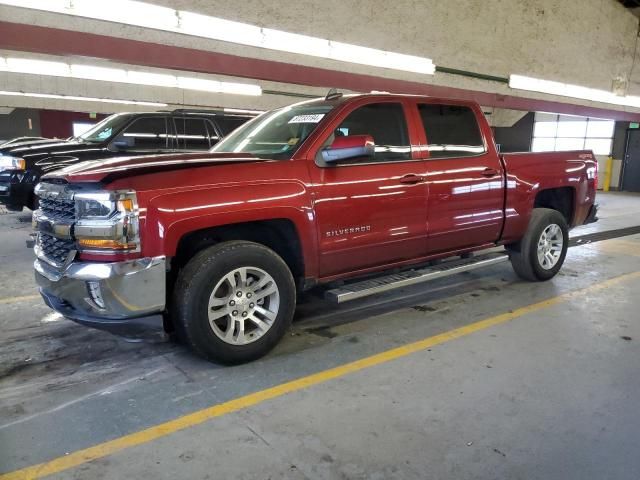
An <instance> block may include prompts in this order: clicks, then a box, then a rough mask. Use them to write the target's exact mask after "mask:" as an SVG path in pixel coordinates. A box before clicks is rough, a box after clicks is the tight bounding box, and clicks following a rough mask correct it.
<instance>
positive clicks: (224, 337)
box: [173, 241, 296, 364]
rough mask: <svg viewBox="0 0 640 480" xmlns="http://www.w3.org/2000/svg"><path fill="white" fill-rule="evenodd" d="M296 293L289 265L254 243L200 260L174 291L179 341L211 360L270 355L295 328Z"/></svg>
mask: <svg viewBox="0 0 640 480" xmlns="http://www.w3.org/2000/svg"><path fill="white" fill-rule="evenodd" d="M295 305H296V288H295V283H294V280H293V277H292V275H291V271H290V270H289V268H288V267H287V264H286V263H285V262H284V261H283V260H282V258H280V257H279V256H278V255H277V254H276V253H275V252H273V251H272V250H270V249H269V248H267V247H265V246H263V245H260V244H257V243H252V242H245V241H233V242H223V243H220V244H218V245H215V246H213V247H209V248H207V249H205V250H203V251H201V252H199V253H198V254H196V255H195V256H194V257H193V258H192V259H191V260H190V261H189V263H188V264H187V265H186V266H185V268H183V269H182V271H181V272H180V274H179V276H178V279H177V282H176V285H175V290H174V301H173V308H174V312H173V313H174V315H173V318H174V323H175V326H176V330H177V333H178V336H179V337H180V338H182V339H183V340H185V342H186V343H187V344H189V345H190V346H191V348H192V349H193V350H194V351H195V352H196V353H198V354H199V355H201V356H203V357H205V358H207V359H208V360H213V361H218V362H221V363H226V364H237V363H244V362H249V361H251V360H255V359H257V358H259V357H261V356H263V355H265V354H266V353H267V352H269V351H270V350H271V349H272V348H273V347H274V346H275V345H276V344H277V343H278V341H279V340H280V339H281V338H282V336H283V335H284V333H285V332H286V330H287V328H288V327H289V325H290V324H291V320H292V318H293V314H294V310H295Z"/></svg>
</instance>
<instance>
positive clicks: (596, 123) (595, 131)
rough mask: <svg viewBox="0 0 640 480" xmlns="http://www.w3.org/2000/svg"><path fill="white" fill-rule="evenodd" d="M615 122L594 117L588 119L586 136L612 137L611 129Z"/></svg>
mask: <svg viewBox="0 0 640 480" xmlns="http://www.w3.org/2000/svg"><path fill="white" fill-rule="evenodd" d="M615 125H616V122H614V121H613V120H597V119H595V118H590V119H589V124H588V125H587V137H589V138H595V137H599V138H613V129H614V128H615Z"/></svg>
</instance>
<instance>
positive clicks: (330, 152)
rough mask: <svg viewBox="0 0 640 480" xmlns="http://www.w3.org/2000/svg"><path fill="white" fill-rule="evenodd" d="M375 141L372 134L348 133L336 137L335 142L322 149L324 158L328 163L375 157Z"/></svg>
mask: <svg viewBox="0 0 640 480" xmlns="http://www.w3.org/2000/svg"><path fill="white" fill-rule="evenodd" d="M374 153H375V142H374V140H373V137H372V136H371V135H347V136H346V137H336V138H335V140H334V141H333V143H332V144H331V145H330V146H329V147H327V148H325V149H323V150H322V159H323V160H324V161H325V162H327V163H332V162H338V161H340V160H347V159H349V158H357V157H373V154H374Z"/></svg>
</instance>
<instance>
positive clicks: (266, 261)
mask: <svg viewBox="0 0 640 480" xmlns="http://www.w3.org/2000/svg"><path fill="white" fill-rule="evenodd" d="M596 184H597V163H596V160H595V157H594V156H593V153H592V152H590V151H571V152H550V153H513V154H502V155H501V154H500V153H499V152H498V151H497V150H496V145H495V143H494V140H493V136H492V132H491V129H490V127H489V124H488V123H487V121H486V119H485V117H484V115H483V113H482V110H481V109H480V107H479V106H478V105H477V104H475V103H474V102H469V101H460V100H450V99H442V98H431V97H422V96H409V95H392V94H366V95H348V96H347V95H345V96H343V95H341V94H330V95H328V96H327V97H326V98H322V99H317V100H310V101H305V102H302V103H298V104H295V105H291V106H288V107H285V108H280V109H277V110H274V111H270V112H267V113H264V114H262V115H261V116H259V117H257V118H255V119H253V120H251V121H250V122H248V123H246V124H245V125H243V126H242V127H241V128H239V129H238V130H236V131H235V132H234V133H232V134H231V135H229V136H228V137H226V138H225V139H224V140H222V141H221V142H219V143H218V144H217V145H216V146H215V147H214V148H213V149H212V150H211V151H210V152H209V153H193V154H187V153H182V154H165V155H150V156H146V157H135V158H116V159H108V160H104V161H97V162H85V163H82V164H79V165H74V166H70V167H68V168H65V169H63V170H59V171H57V172H53V173H51V174H48V175H47V176H45V177H44V178H43V179H42V181H41V183H40V184H39V185H38V187H37V190H36V192H37V194H38V196H39V198H40V208H39V209H38V210H37V211H36V212H34V226H35V228H36V230H37V232H38V237H37V242H36V247H35V252H36V256H37V259H36V260H35V271H36V280H37V282H38V284H39V286H40V291H41V293H42V296H43V298H44V300H45V302H46V303H47V304H48V305H49V306H50V307H52V308H53V309H55V310H57V311H58V312H60V313H61V314H62V315H64V316H66V317H68V318H70V319H72V320H74V321H76V322H78V323H81V324H85V325H89V326H94V327H97V328H102V329H107V330H111V331H122V330H124V331H128V330H130V329H134V328H151V327H153V326H157V327H159V328H164V329H165V330H167V331H173V332H175V333H176V335H177V336H178V338H180V339H182V341H184V342H185V343H187V344H188V345H189V346H190V347H191V348H192V349H193V350H194V351H195V352H197V353H198V354H200V355H202V356H203V357H205V358H207V359H210V360H215V361H220V362H223V363H240V362H246V361H250V360H253V359H256V358H258V357H260V356H262V355H264V354H265V353H267V352H268V351H269V350H270V349H271V348H273V346H274V345H275V344H276V343H277V342H278V341H279V340H280V339H281V337H282V336H283V335H284V333H285V331H286V330H287V328H288V327H289V325H290V323H291V320H292V317H293V314H294V310H295V306H296V298H297V296H296V295H297V293H298V292H300V291H303V290H305V289H308V288H310V287H312V286H316V285H328V286H329V287H327V288H328V297H329V298H332V299H333V300H335V301H346V300H350V299H355V298H361V297H363V296H365V295H369V294H375V293H378V292H380V291H384V290H387V289H390V288H394V287H397V286H404V285H409V284H413V283H417V282H420V281H425V280H428V279H430V278H435V277H438V276H442V275H444V274H448V273H455V272H458V271H466V270H469V269H471V268H476V267H478V266H483V265H492V264H494V263H496V262H497V261H500V260H511V263H512V265H513V268H514V269H515V272H516V273H517V274H518V275H519V276H520V277H522V278H524V279H526V280H530V281H541V280H548V279H550V278H552V277H553V276H554V275H556V273H557V272H558V270H559V269H560V267H561V266H562V264H563V262H564V259H565V255H566V253H567V246H568V229H569V228H571V227H574V226H576V225H581V224H584V223H588V222H592V221H595V219H596V205H595V204H594V200H595V194H596ZM500 246H503V247H504V249H503V250H502V251H501V252H495V249H496V247H500ZM490 248H492V249H493V250H492V251H491V253H489V254H487V255H484V254H483V255H480V256H477V254H476V255H472V252H477V251H480V250H486V249H490ZM448 257H450V258H451V259H453V260H450V261H448V262H441V263H439V264H438V263H436V262H435V261H436V260H440V259H444V258H448ZM429 262H431V263H429ZM391 270H393V272H392V273H389V271H391ZM337 280H340V281H342V282H340V284H339V286H338V287H336V288H332V287H331V285H335V283H336V282H335V281H337Z"/></svg>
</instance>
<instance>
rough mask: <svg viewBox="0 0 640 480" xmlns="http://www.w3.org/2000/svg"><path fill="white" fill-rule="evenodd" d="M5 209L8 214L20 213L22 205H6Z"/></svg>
mask: <svg viewBox="0 0 640 480" xmlns="http://www.w3.org/2000/svg"><path fill="white" fill-rule="evenodd" d="M5 208H6V209H7V210H8V211H10V212H21V211H22V208H23V207H22V205H12V204H8V205H5Z"/></svg>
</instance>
